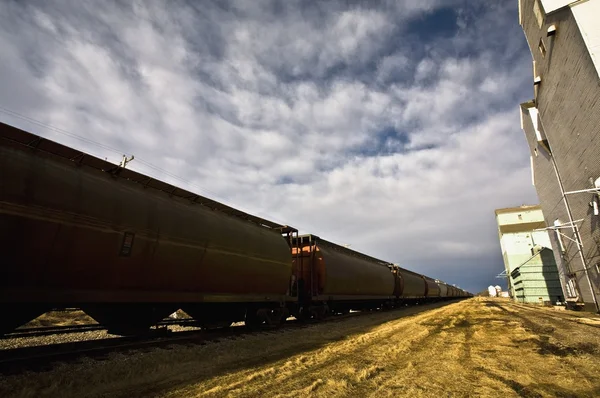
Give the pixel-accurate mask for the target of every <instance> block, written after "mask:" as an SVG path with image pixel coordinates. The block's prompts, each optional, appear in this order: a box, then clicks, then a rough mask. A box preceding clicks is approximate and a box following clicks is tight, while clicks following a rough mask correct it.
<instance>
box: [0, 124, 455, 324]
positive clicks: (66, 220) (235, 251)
mask: <svg viewBox="0 0 600 398" xmlns="http://www.w3.org/2000/svg"><path fill="white" fill-rule="evenodd" d="M0 252H1V253H2V254H1V255H0V256H1V257H0V311H1V312H2V319H3V322H2V324H1V325H0V334H4V333H7V332H10V331H12V330H13V329H15V328H16V327H18V326H20V325H22V324H24V323H26V322H28V321H30V320H32V319H34V318H35V317H37V316H39V315H40V314H42V313H44V312H46V311H48V310H49V309H51V308H56V307H79V308H81V309H83V310H84V311H85V312H86V313H87V314H88V315H90V316H92V317H93V318H94V319H96V320H97V321H98V322H99V323H100V324H102V325H104V326H106V327H107V328H108V330H109V332H111V333H116V334H122V335H126V334H138V333H143V332H144V331H146V330H148V328H149V327H150V326H151V325H154V324H156V323H157V322H158V321H159V320H161V319H163V318H165V317H166V316H168V315H169V314H171V313H173V312H174V311H176V310H177V309H183V310H184V311H185V312H187V313H188V314H189V315H191V316H192V317H193V318H194V319H196V320H197V322H198V324H199V325H201V326H204V327H213V326H227V325H230V324H231V323H232V322H236V321H244V322H245V323H246V324H247V325H249V326H256V325H258V324H260V323H263V322H266V323H269V324H277V323H280V322H281V321H283V320H285V319H286V317H287V315H288V314H289V313H292V314H294V315H296V316H298V317H301V318H303V317H310V318H320V317H322V316H325V315H327V314H331V313H332V312H338V313H339V312H341V313H344V312H348V311H350V310H352V309H358V310H361V309H372V308H381V307H393V306H396V305H399V304H405V303H414V302H425V301H432V300H438V299H440V297H443V295H442V291H443V289H442V288H440V286H439V285H438V284H437V283H436V282H435V281H434V280H433V279H431V278H429V277H426V276H424V275H421V274H418V273H415V272H412V271H409V270H406V269H404V268H401V267H398V266H395V265H393V264H390V263H388V262H385V261H382V260H379V259H376V258H374V257H370V256H367V255H365V254H362V253H359V252H356V251H354V250H350V249H348V248H345V247H343V246H340V245H337V244H335V243H332V242H329V241H327V240H324V239H321V238H319V237H318V236H316V235H303V236H298V231H297V230H296V229H294V228H292V227H289V226H287V225H281V224H277V223H273V222H271V221H268V220H265V219H262V218H259V217H255V216H252V215H250V214H246V213H244V212H241V211H239V210H236V209H233V208H231V207H228V206H225V205H223V204H221V203H218V202H215V201H213V200H210V199H208V198H204V197H202V196H199V195H196V194H194V193H192V192H188V191H186V190H183V189H180V188H177V187H175V186H173V185H169V184H166V183H164V182H161V181H158V180H156V179H154V178H152V177H149V176H146V175H143V174H140V173H137V172H134V171H132V170H129V169H126V168H124V167H121V166H120V165H115V164H112V163H110V162H107V161H104V160H102V159H99V158H97V157H94V156H91V155H89V154H87V153H84V152H80V151H78V150H75V149H73V148H70V147H67V146H65V145H61V144H59V143H56V142H54V141H50V140H47V139H44V138H42V137H39V136H36V135H33V134H30V133H27V132H25V131H22V130H19V129H17V128H14V127H11V126H9V125H6V124H1V123H0ZM463 294H464V292H459V290H458V289H456V288H454V287H450V286H448V287H447V296H448V297H449V298H450V297H452V298H454V297H458V296H459V295H463Z"/></svg>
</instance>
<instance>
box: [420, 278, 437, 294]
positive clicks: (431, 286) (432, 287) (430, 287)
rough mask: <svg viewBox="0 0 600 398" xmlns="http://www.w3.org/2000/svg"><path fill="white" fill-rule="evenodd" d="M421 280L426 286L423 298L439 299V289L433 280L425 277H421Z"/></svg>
mask: <svg viewBox="0 0 600 398" xmlns="http://www.w3.org/2000/svg"><path fill="white" fill-rule="evenodd" d="M423 279H424V280H425V285H426V286H427V290H426V292H425V297H440V287H439V286H438V284H437V283H436V282H435V280H434V279H432V278H430V277H428V276H425V275H423Z"/></svg>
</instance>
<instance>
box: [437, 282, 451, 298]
mask: <svg viewBox="0 0 600 398" xmlns="http://www.w3.org/2000/svg"><path fill="white" fill-rule="evenodd" d="M435 283H437V285H438V286H439V288H440V297H441V298H443V299H446V298H448V285H446V284H445V283H444V282H442V281H440V280H437V279H436V281H435Z"/></svg>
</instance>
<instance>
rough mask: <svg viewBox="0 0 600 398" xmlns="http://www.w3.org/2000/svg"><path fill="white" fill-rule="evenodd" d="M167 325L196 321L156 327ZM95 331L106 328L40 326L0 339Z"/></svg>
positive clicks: (182, 323)
mask: <svg viewBox="0 0 600 398" xmlns="http://www.w3.org/2000/svg"><path fill="white" fill-rule="evenodd" d="M169 325H180V326H194V325H196V321H195V320H193V319H168V320H163V321H160V322H159V323H158V324H157V326H169ZM97 330H106V327H104V326H102V325H98V324H96V323H94V324H82V325H65V326H42V327H35V328H22V329H17V330H15V331H14V332H11V333H6V334H5V335H3V336H0V339H17V338H23V337H39V336H50V335H53V334H69V333H82V332H91V331H97Z"/></svg>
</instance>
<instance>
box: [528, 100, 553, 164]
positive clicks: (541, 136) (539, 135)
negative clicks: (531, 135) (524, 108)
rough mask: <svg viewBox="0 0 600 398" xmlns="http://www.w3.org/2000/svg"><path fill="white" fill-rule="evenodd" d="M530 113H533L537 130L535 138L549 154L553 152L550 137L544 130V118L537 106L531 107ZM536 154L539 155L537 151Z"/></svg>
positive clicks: (533, 121)
mask: <svg viewBox="0 0 600 398" xmlns="http://www.w3.org/2000/svg"><path fill="white" fill-rule="evenodd" d="M529 114H530V115H531V121H532V123H533V127H534V130H535V139H536V141H537V143H538V144H539V145H540V146H541V147H542V148H544V149H545V150H546V151H547V152H548V153H549V154H550V153H552V151H551V150H550V143H549V142H548V138H546V133H545V132H544V127H543V126H542V119H541V118H540V114H539V112H538V110H537V108H529ZM535 154H536V156H537V151H536V152H535Z"/></svg>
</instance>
